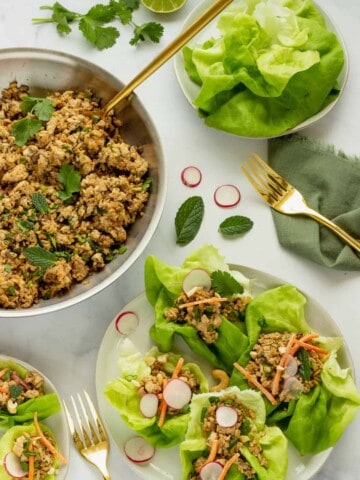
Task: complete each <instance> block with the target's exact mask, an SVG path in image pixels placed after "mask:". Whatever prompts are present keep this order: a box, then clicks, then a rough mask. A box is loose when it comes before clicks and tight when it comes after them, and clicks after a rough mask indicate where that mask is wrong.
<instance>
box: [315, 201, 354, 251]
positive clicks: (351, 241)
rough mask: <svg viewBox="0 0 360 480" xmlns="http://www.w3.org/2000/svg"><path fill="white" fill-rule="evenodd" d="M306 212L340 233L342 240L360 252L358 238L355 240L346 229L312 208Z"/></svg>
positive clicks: (337, 233)
mask: <svg viewBox="0 0 360 480" xmlns="http://www.w3.org/2000/svg"><path fill="white" fill-rule="evenodd" d="M306 214H307V215H308V216H309V217H311V218H313V219H314V220H317V221H318V222H319V223H321V224H322V225H324V226H325V227H327V228H328V229H329V230H331V231H332V232H334V233H336V235H338V236H339V237H340V238H341V239H342V240H344V242H346V243H347V244H348V245H350V247H352V248H353V249H354V250H355V251H356V252H358V253H360V242H359V241H358V240H355V238H353V237H352V236H351V235H349V234H348V233H347V232H345V230H343V229H342V228H340V227H339V226H338V225H336V224H335V223H333V222H332V221H331V220H329V219H328V218H326V217H324V216H323V215H321V213H319V212H317V211H316V210H313V209H312V208H309V209H307V211H306Z"/></svg>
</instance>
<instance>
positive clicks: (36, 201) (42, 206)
mask: <svg viewBox="0 0 360 480" xmlns="http://www.w3.org/2000/svg"><path fill="white" fill-rule="evenodd" d="M31 200H32V203H33V205H34V207H35V208H36V210H37V211H38V212H39V213H47V212H48V211H49V206H48V204H47V201H46V198H45V197H44V196H43V195H41V193H38V192H35V193H33V194H32V195H31Z"/></svg>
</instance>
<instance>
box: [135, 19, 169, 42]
mask: <svg viewBox="0 0 360 480" xmlns="http://www.w3.org/2000/svg"><path fill="white" fill-rule="evenodd" d="M163 33H164V27H163V26H162V25H161V24H160V23H157V22H148V23H143V24H142V25H136V26H135V28H134V36H133V38H132V39H131V40H130V45H136V44H138V43H139V42H144V41H145V40H146V39H147V38H148V39H149V40H151V41H152V42H154V43H159V41H160V38H161V37H162V35H163Z"/></svg>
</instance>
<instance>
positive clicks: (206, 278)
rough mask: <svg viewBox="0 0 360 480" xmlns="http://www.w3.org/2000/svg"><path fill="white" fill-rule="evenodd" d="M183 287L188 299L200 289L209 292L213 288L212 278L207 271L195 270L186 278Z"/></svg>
mask: <svg viewBox="0 0 360 480" xmlns="http://www.w3.org/2000/svg"><path fill="white" fill-rule="evenodd" d="M182 287H183V290H184V292H185V294H186V295H187V296H188V297H190V296H191V295H192V294H193V293H195V292H196V290H197V289H198V288H203V289H204V290H207V291H209V290H210V288H211V277H210V275H209V274H208V272H207V271H206V270H203V269H202V268H194V270H191V271H190V272H189V273H188V274H187V275H186V277H185V278H184V281H183V285H182Z"/></svg>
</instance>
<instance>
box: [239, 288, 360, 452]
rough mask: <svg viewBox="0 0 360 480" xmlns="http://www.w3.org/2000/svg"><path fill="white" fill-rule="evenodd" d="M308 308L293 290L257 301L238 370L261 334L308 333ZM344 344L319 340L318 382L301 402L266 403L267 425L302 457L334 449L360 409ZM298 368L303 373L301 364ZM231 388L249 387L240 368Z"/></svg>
mask: <svg viewBox="0 0 360 480" xmlns="http://www.w3.org/2000/svg"><path fill="white" fill-rule="evenodd" d="M305 304H306V299H305V297H304V296H303V295H302V294H301V293H300V292H299V291H298V290H297V289H296V288H295V287H293V286H291V285H282V286H279V287H277V288H274V289H270V290H267V291H265V292H263V293H261V294H259V295H258V296H257V297H256V298H254V299H253V300H252V302H251V303H250V305H249V306H248V308H247V310H246V319H245V323H246V330H247V333H248V336H249V348H248V349H247V351H246V352H244V353H243V354H242V355H241V356H240V357H239V360H238V363H239V365H241V366H243V367H247V366H248V365H249V362H250V363H251V360H252V358H251V352H252V349H253V347H254V345H255V344H256V343H257V342H258V340H259V338H260V335H261V334H270V333H273V332H280V333H282V332H294V333H297V334H298V333H304V334H307V333H310V332H311V328H310V326H309V325H308V323H307V321H306V319H305V314H304V307H305ZM341 345H342V339H341V338H338V337H322V336H319V337H318V338H316V348H320V349H323V350H324V351H325V352H326V355H325V356H324V361H323V363H322V368H321V370H320V372H318V375H319V379H318V380H319V381H318V382H316V384H315V385H314V386H313V388H311V389H310V391H309V392H307V393H300V394H299V395H298V396H297V397H298V398H294V399H292V400H290V401H288V402H287V401H280V402H279V403H277V404H276V405H272V404H271V403H270V401H268V399H265V404H266V410H267V424H269V425H274V424H276V425H278V426H279V427H280V428H281V429H282V430H283V431H284V433H285V435H286V436H287V438H288V439H289V440H291V442H292V443H293V444H294V445H295V447H296V448H297V449H298V451H299V452H300V453H301V454H303V455H305V454H316V453H319V452H321V451H323V450H326V449H328V448H330V447H332V446H333V445H334V444H335V443H336V442H337V441H338V440H339V438H340V437H341V435H342V434H343V433H344V431H345V429H346V427H347V426H348V425H349V423H350V422H351V421H352V420H353V418H354V416H355V414H356V412H357V410H358V408H359V406H360V395H359V393H358V391H357V389H356V386H355V383H354V381H353V378H352V376H351V372H350V369H349V368H344V369H343V368H341V367H340V365H339V363H338V361H337V351H338V350H339V348H340V347H341ZM298 363H300V366H299V371H300V368H301V367H302V363H301V361H298ZM264 368H265V367H264ZM309 368H315V367H314V366H311V367H309ZM230 383H231V384H232V385H237V386H239V388H240V389H247V388H249V383H248V381H247V380H246V379H245V377H244V376H243V374H242V373H240V372H239V371H238V370H236V369H235V370H234V371H233V374H232V376H231V381H230ZM254 388H255V387H254Z"/></svg>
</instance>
